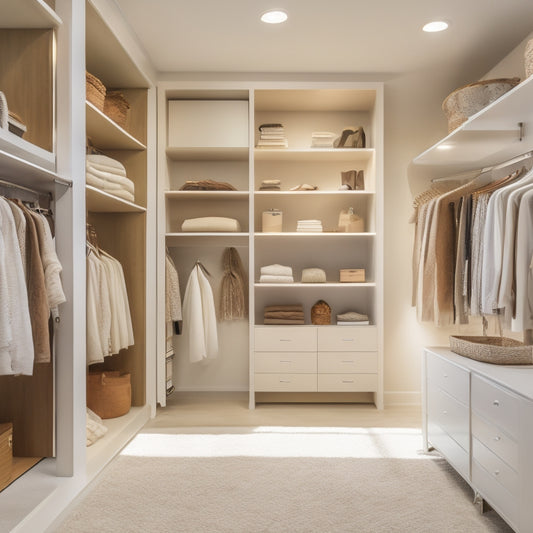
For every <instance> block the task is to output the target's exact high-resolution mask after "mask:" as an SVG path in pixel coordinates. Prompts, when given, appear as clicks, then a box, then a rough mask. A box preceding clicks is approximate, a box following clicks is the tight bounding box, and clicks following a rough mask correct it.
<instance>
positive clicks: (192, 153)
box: [166, 146, 249, 161]
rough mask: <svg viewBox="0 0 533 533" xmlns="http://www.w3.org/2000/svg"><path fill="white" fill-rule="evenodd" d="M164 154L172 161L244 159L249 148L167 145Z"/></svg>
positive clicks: (247, 154)
mask: <svg viewBox="0 0 533 533" xmlns="http://www.w3.org/2000/svg"><path fill="white" fill-rule="evenodd" d="M166 154H167V156H168V157H169V158H170V159H173V160H174V161H246V160H247V159H248V157H249V149H248V147H247V146H238V147H224V148H217V147H192V148H189V147H186V148H182V147H177V146H168V147H167V149H166Z"/></svg>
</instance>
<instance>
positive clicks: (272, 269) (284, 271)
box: [261, 264, 292, 276]
mask: <svg viewBox="0 0 533 533" xmlns="http://www.w3.org/2000/svg"><path fill="white" fill-rule="evenodd" d="M261 275H266V276H292V267H290V266H283V265H278V264H274V265H266V266H264V267H261Z"/></svg>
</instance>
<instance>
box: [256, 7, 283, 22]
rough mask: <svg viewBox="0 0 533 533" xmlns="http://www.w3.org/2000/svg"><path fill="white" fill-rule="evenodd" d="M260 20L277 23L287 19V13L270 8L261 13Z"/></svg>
mask: <svg viewBox="0 0 533 533" xmlns="http://www.w3.org/2000/svg"><path fill="white" fill-rule="evenodd" d="M261 20H262V21H263V22H266V23H267V24H279V23H280V22H285V21H286V20H287V13H286V12H285V11H283V10H282V9H272V10H270V11H265V12H264V13H263V14H262V15H261Z"/></svg>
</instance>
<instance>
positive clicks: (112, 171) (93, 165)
mask: <svg viewBox="0 0 533 533" xmlns="http://www.w3.org/2000/svg"><path fill="white" fill-rule="evenodd" d="M87 164H88V165H90V166H91V168H94V169H96V170H101V171H103V172H109V173H110V174H114V175H115V176H122V177H124V178H127V177H128V175H127V174H126V170H121V169H118V168H115V167H111V166H109V165H100V164H99V163H92V162H91V161H87Z"/></svg>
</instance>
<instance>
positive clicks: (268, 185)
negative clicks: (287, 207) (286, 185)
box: [259, 180, 281, 191]
mask: <svg viewBox="0 0 533 533" xmlns="http://www.w3.org/2000/svg"><path fill="white" fill-rule="evenodd" d="M259 190H260V191H279V190H281V180H263V181H262V182H261V186H260V187H259Z"/></svg>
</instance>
